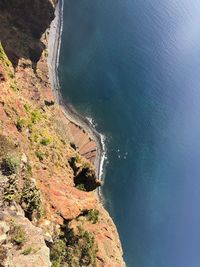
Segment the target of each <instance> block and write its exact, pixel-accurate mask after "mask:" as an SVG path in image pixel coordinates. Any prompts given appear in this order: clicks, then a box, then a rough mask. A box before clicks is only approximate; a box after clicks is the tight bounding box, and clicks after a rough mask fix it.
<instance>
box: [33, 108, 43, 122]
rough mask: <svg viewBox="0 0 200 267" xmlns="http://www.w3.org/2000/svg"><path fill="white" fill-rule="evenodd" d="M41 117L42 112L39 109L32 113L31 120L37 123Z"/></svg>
mask: <svg viewBox="0 0 200 267" xmlns="http://www.w3.org/2000/svg"><path fill="white" fill-rule="evenodd" d="M41 118H42V114H41V112H40V111H39V110H38V109H36V110H34V111H33V112H32V113H31V121H32V123H36V122H38V121H40V120H41Z"/></svg>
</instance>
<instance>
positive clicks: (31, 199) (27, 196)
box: [20, 179, 41, 220]
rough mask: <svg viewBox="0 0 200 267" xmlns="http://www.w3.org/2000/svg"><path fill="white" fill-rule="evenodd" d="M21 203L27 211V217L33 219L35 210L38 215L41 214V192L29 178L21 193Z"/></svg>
mask: <svg viewBox="0 0 200 267" xmlns="http://www.w3.org/2000/svg"><path fill="white" fill-rule="evenodd" d="M20 204H21V206H22V208H23V209H24V211H25V215H26V217H27V218H29V219H30V220H32V216H33V212H34V211H36V212H37V216H38V217H40V216H41V199H40V192H39V190H38V189H37V188H36V186H35V184H34V182H32V181H31V180H30V179H27V181H26V182H25V185H24V187H23V190H22V193H21V199H20Z"/></svg>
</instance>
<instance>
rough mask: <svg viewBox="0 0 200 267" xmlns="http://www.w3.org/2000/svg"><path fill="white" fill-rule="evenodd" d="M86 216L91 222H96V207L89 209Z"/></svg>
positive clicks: (97, 219)
mask: <svg viewBox="0 0 200 267" xmlns="http://www.w3.org/2000/svg"><path fill="white" fill-rule="evenodd" d="M87 218H88V220H89V221H91V222H92V223H93V224H95V223H97V222H98V221H99V211H98V210H96V209H92V210H89V211H88V215H87Z"/></svg>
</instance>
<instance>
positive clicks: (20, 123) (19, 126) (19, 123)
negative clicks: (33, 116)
mask: <svg viewBox="0 0 200 267" xmlns="http://www.w3.org/2000/svg"><path fill="white" fill-rule="evenodd" d="M26 124H27V123H26V119H24V118H21V119H18V121H17V123H16V127H17V130H18V131H19V132H22V130H23V128H24V127H26Z"/></svg>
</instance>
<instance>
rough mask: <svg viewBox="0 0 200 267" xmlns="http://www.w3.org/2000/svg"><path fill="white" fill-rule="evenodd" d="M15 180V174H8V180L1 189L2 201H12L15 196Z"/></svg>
mask: <svg viewBox="0 0 200 267" xmlns="http://www.w3.org/2000/svg"><path fill="white" fill-rule="evenodd" d="M16 183H17V180H16V177H15V176H9V178H8V182H7V184H6V186H5V187H4V191H3V201H5V202H12V201H13V200H16V198H17V196H18V195H17V185H16Z"/></svg>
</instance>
